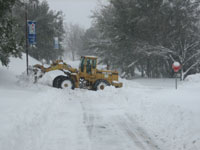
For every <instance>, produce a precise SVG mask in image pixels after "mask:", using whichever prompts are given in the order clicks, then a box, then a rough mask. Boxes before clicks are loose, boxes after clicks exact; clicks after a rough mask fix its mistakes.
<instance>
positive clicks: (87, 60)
mask: <svg viewBox="0 0 200 150" xmlns="http://www.w3.org/2000/svg"><path fill="white" fill-rule="evenodd" d="M96 67H97V57H95V56H82V57H81V61H80V65H79V72H80V73H81V74H87V75H91V76H93V75H95V74H96Z"/></svg>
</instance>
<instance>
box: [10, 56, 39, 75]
mask: <svg viewBox="0 0 200 150" xmlns="http://www.w3.org/2000/svg"><path fill="white" fill-rule="evenodd" d="M35 64H41V63H40V62H39V61H38V60H36V59H34V58H32V57H30V56H29V66H33V65H35ZM8 69H9V71H11V72H13V74H15V75H21V73H22V72H25V71H26V54H25V53H22V58H21V59H20V58H14V57H11V58H10V63H9V65H8Z"/></svg>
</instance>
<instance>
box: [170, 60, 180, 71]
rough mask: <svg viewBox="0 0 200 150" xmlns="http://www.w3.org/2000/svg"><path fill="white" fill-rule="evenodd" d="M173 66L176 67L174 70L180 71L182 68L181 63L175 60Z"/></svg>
mask: <svg viewBox="0 0 200 150" xmlns="http://www.w3.org/2000/svg"><path fill="white" fill-rule="evenodd" d="M172 68H173V69H174V72H178V71H179V70H180V68H181V65H180V63H179V62H174V63H173V65H172Z"/></svg>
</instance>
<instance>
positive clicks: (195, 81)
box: [185, 74, 200, 83]
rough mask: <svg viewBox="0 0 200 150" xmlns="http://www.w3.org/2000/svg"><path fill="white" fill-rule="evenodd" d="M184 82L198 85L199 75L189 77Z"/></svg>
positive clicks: (199, 81)
mask: <svg viewBox="0 0 200 150" xmlns="http://www.w3.org/2000/svg"><path fill="white" fill-rule="evenodd" d="M185 80H186V81H188V82H190V83H200V74H194V75H189V76H188V77H187V78H186V79H185Z"/></svg>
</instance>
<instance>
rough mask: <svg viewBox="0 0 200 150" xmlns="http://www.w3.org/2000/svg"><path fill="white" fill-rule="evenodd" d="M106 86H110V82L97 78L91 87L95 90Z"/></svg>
mask: <svg viewBox="0 0 200 150" xmlns="http://www.w3.org/2000/svg"><path fill="white" fill-rule="evenodd" d="M106 86H110V83H109V82H108V81H106V80H103V79H102V80H97V81H96V82H95V83H94V86H93V89H94V90H95V91H96V90H104V89H105V87H106Z"/></svg>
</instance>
